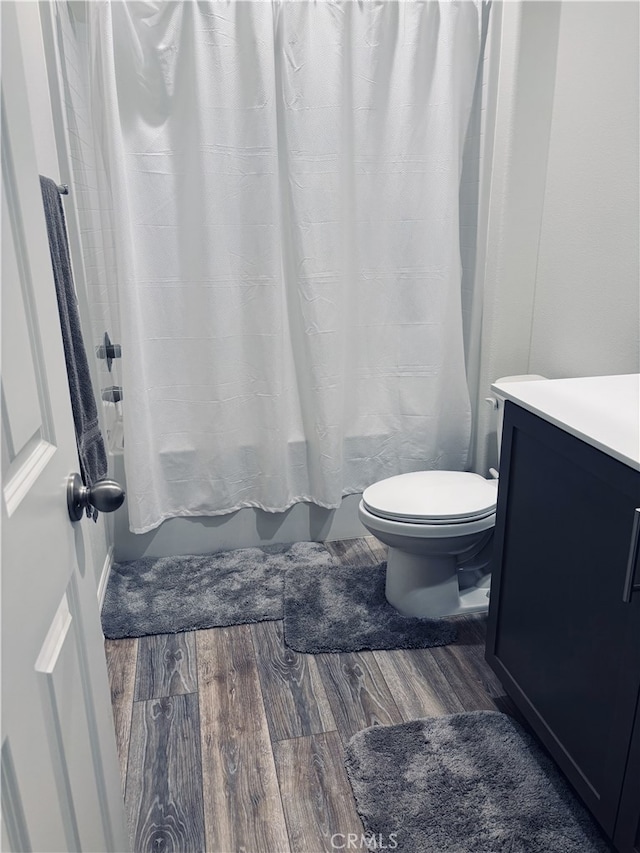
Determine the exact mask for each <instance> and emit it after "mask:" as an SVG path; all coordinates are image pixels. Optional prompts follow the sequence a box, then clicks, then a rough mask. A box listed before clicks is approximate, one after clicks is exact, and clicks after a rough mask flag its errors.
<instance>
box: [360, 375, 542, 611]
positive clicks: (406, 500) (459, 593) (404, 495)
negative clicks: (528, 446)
mask: <svg viewBox="0 0 640 853" xmlns="http://www.w3.org/2000/svg"><path fill="white" fill-rule="evenodd" d="M543 378H544V377H543V376H537V375H527V376H507V377H504V378H502V379H499V380H497V381H498V382H526V381H535V380H539V379H543ZM488 399H489V401H490V402H491V403H493V405H494V408H496V409H497V412H498V424H497V435H498V457H499V454H500V441H501V439H502V417H503V410H504V398H502V397H500V395H499V394H496V396H495V398H493V397H491V398H488ZM497 494H498V481H497V479H490V480H485V478H484V477H481V476H480V475H479V474H471V473H468V472H464V471H417V472H414V473H409V474H399V475H398V476H396V477H389V478H388V479H386V480H381V481H380V482H379V483H374V484H373V485H371V486H369V487H368V488H367V489H365V490H364V492H363V494H362V500H361V501H360V505H359V507H358V515H359V516H360V521H361V522H362V523H363V524H364V526H365V527H366V528H367V530H368V531H369V532H370V533H373V535H374V536H376V537H377V538H378V539H380V541H381V542H384V544H385V545H388V546H389V554H388V557H387V575H386V588H385V594H386V597H387V601H388V602H389V603H390V604H391V605H393V607H395V608H396V610H398V612H399V613H402V614H403V615H404V616H417V617H421V618H437V617H440V616H454V615H456V614H460V613H478V612H483V611H486V610H487V608H488V606H489V583H490V575H489V573H488V569H489V563H490V560H491V550H492V548H491V546H492V538H493V527H494V524H495V519H496V515H495V513H496V499H497Z"/></svg>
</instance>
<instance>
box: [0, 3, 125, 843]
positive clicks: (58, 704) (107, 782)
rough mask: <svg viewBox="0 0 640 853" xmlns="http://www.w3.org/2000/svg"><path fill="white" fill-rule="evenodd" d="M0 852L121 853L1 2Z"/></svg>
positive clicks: (30, 155) (52, 305)
mask: <svg viewBox="0 0 640 853" xmlns="http://www.w3.org/2000/svg"><path fill="white" fill-rule="evenodd" d="M1 13H2V82H1V86H2V219H1V226H2V737H1V743H2V753H1V767H2V847H3V850H6V851H23V850H24V851H27V850H34V851H59V850H62V851H85V850H87V851H88V850H94V851H100V853H104V851H125V850H128V849H129V843H128V840H127V834H126V829H125V819H124V809H123V804H122V793H121V790H120V775H119V771H118V764H117V758H116V748H115V735H114V731H113V719H112V715H111V705H110V695H109V688H108V682H107V672H106V664H105V658H104V651H103V640H102V634H101V630H100V622H99V613H98V602H97V597H96V587H95V579H94V575H93V572H92V571H91V569H90V567H87V566H86V565H85V562H84V553H85V549H84V542H83V535H84V532H85V530H86V527H87V525H89V524H92V523H93V522H92V521H90V520H89V519H83V520H82V521H80V522H77V523H75V524H72V523H71V521H70V519H69V516H68V513H67V506H66V481H67V478H68V476H69V474H71V473H72V472H74V471H77V470H78V456H77V452H76V446H75V438H74V431H73V423H72V416H71V405H70V400H69V390H68V385H67V379H66V372H65V365H64V355H63V350H62V339H61V334H60V327H59V324H58V315H57V303H56V296H55V290H54V284H53V277H52V272H51V258H50V255H49V247H48V241H47V236H46V231H45V223H44V213H43V207H42V197H41V195H40V185H39V179H38V173H37V168H36V159H35V152H34V145H33V136H32V131H31V127H30V120H29V114H28V110H27V109H26V106H25V104H26V86H25V79H24V69H23V66H22V58H21V55H20V48H19V37H18V29H17V19H16V11H15V8H14V4H13V3H2V8H1Z"/></svg>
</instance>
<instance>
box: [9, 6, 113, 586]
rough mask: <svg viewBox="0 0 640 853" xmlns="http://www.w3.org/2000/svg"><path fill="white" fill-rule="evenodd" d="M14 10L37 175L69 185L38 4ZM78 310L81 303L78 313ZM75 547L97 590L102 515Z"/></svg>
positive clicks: (68, 203) (104, 535)
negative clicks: (60, 143) (22, 62)
mask: <svg viewBox="0 0 640 853" xmlns="http://www.w3.org/2000/svg"><path fill="white" fill-rule="evenodd" d="M17 7H18V8H17V11H18V26H19V30H20V41H21V48H22V55H23V58H24V66H25V73H26V78H27V95H28V105H27V106H28V109H29V113H30V116H31V125H32V128H33V133H34V142H35V150H36V158H37V162H38V171H39V172H40V174H42V175H45V176H47V177H50V178H52V179H53V180H55V181H56V182H61V183H67V182H69V178H68V175H67V174H66V172H65V163H64V157H63V156H61V152H60V151H59V148H58V145H57V141H56V134H55V130H54V120H53V110H52V103H51V96H50V89H49V78H48V75H47V66H46V58H45V48H44V41H43V35H42V21H41V18H40V9H39V4H38V3H19V4H17ZM63 204H64V206H65V216H66V219H67V228H68V231H69V237H70V242H71V243H72V244H73V237H74V232H73V227H74V225H75V212H74V209H73V204H74V200H73V198H72V197H71V196H68V197H65V199H64V202H63ZM72 264H73V271H74V280H75V284H76V289H77V290H78V294H79V297H82V295H83V289H82V285H83V279H82V275H83V272H82V264H81V263H78V257H77V255H74V254H73V245H72ZM82 307H83V306H82V302H81V304H80V308H81V313H82ZM81 319H82V320H83V321H84V320H85V317H81ZM52 322H57V318H52ZM85 343H86V345H87V353H88V356H89V361H90V364H91V341H90V340H89V341H85ZM92 366H93V365H92ZM78 466H79V463H78ZM78 470H79V467H78ZM69 473H71V472H69ZM60 499H61V500H64V499H65V495H64V493H63V492H61V494H60ZM76 547H77V549H78V560H79V562H80V565H88V566H90V567H91V569H92V570H93V573H94V576H95V579H96V585H97V586H98V587H99V586H100V582H101V580H104V576H105V571H104V569H105V566H107V565H108V562H109V558H110V551H111V535H110V532H109V527H108V525H107V523H106V517H105V516H104V515H100V516H99V517H98V521H97V523H95V524H94V523H93V522H92V521H89V520H88V519H84V520H83V521H81V522H79V523H78V524H77V525H76Z"/></svg>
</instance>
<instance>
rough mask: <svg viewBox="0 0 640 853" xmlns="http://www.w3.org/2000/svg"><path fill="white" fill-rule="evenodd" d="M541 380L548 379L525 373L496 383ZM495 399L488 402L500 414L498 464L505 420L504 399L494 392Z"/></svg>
mask: <svg viewBox="0 0 640 853" xmlns="http://www.w3.org/2000/svg"><path fill="white" fill-rule="evenodd" d="M541 379H546V377H545V376H539V375H538V374H537V373H525V374H524V375H523V376H502V377H501V378H500V379H496V382H538V381H540V380H541ZM493 393H494V396H493V397H487V402H488V403H491V404H492V406H493V408H494V409H495V410H496V411H497V413H498V422H497V426H496V438H497V440H498V463H499V462H500V445H501V444H502V421H503V419H504V399H505V398H504V397H502V396H501V395H500V393H499V392H498V391H494V392H493Z"/></svg>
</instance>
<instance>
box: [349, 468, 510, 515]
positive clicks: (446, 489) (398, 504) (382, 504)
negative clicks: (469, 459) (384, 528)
mask: <svg viewBox="0 0 640 853" xmlns="http://www.w3.org/2000/svg"><path fill="white" fill-rule="evenodd" d="M497 494H498V481H497V480H485V478H484V477H481V476H480V475H479V474H470V473H467V472H463V471H416V472H414V473H411V474H399V475H398V476H396V477H389V478H388V479H387V480H381V481H380V482H379V483H374V484H373V485H372V486H369V487H368V488H367V489H365V490H364V492H363V494H362V502H363V504H364V506H365V509H367V510H369V512H370V513H372V514H373V515H377V516H380V517H381V518H388V519H390V520H392V521H409V522H415V523H420V522H424V523H431V524H438V523H439V524H446V523H450V524H453V523H455V522H462V521H473V520H475V519H479V518H485V517H486V516H488V515H491V514H492V513H493V512H495V509H496V498H497Z"/></svg>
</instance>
